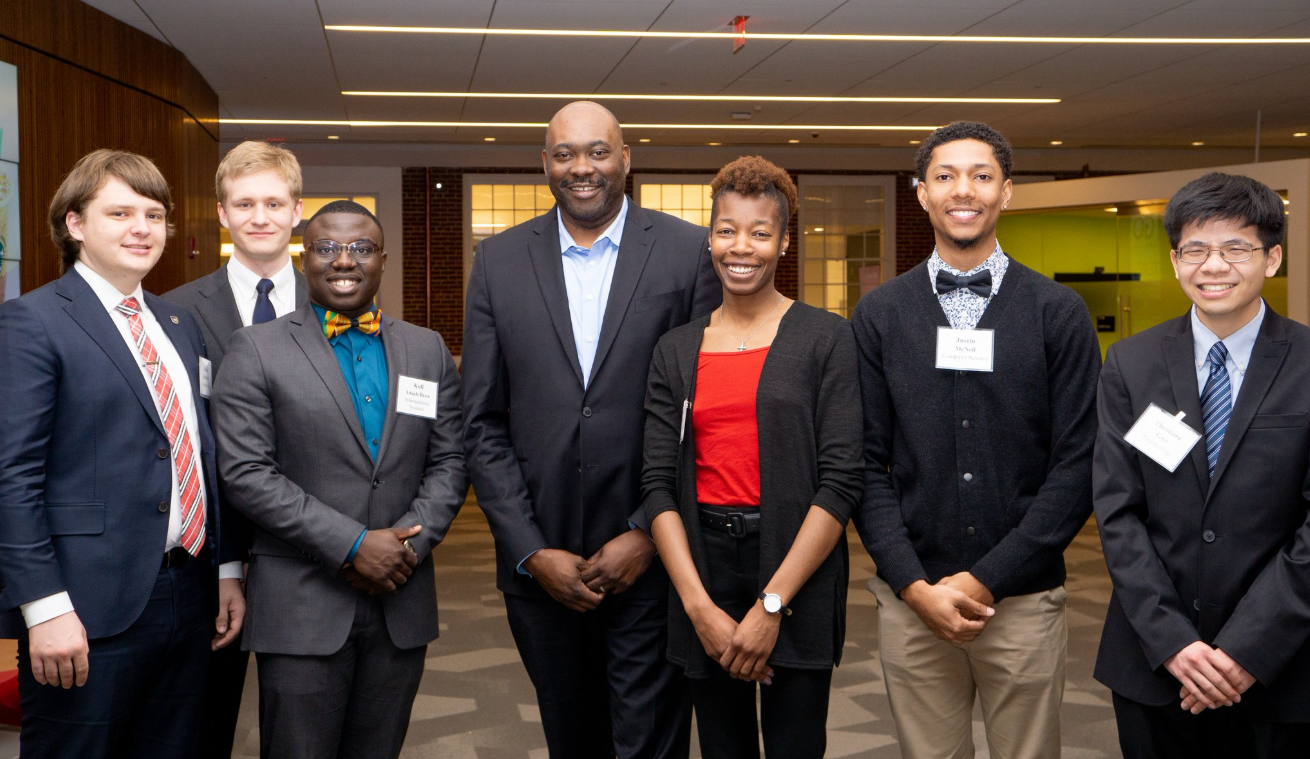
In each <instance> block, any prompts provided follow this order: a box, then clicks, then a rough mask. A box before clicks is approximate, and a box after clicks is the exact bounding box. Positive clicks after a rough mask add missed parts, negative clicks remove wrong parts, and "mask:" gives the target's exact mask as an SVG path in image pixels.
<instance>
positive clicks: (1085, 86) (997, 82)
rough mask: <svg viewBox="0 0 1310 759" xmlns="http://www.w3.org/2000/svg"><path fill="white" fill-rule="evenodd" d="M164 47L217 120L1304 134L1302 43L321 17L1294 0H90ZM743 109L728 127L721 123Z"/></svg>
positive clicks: (884, 137)
mask: <svg viewBox="0 0 1310 759" xmlns="http://www.w3.org/2000/svg"><path fill="white" fill-rule="evenodd" d="M86 2H87V3H88V4H89V5H92V6H94V7H96V8H98V9H100V10H102V11H104V12H106V13H108V14H110V15H112V16H114V17H116V18H118V19H120V20H122V21H124V22H126V23H128V24H131V25H132V26H135V27H137V28H138V29H141V30H143V31H145V32H147V33H149V34H151V35H153V36H155V37H157V38H159V39H161V40H164V41H165V42H167V43H169V44H171V45H173V46H174V47H176V48H177V49H179V50H181V51H182V52H183V53H184V54H185V55H186V56H187V58H188V59H190V61H191V62H192V64H194V65H195V66H196V68H197V69H198V70H199V71H200V73H201V74H202V75H203V76H204V77H205V79H206V80H207V81H208V82H209V84H210V85H211V86H212V87H213V88H214V90H215V91H216V92H217V93H218V96H219V100H220V102H221V112H222V116H224V117H235V118H280V119H334V120H340V119H353V120H405V121H413V120H424V121H546V120H547V119H549V117H550V115H551V113H552V112H553V111H554V110H555V109H556V108H558V107H559V105H561V103H560V102H559V101H551V100H517V101H507V100H486V99H430V98H423V99H420V98H404V99H400V98H371V97H351V96H343V95H341V94H340V93H341V91H342V90H355V89H358V90H443V91H458V92H465V91H503V92H584V93H605V92H614V93H618V92H642V93H696V94H716V93H723V94H775V95H779V94H780V95H862V96H876V95H900V96H947V97H966V96H981V97H1056V98H1061V99H1062V102H1060V103H1058V104H1052V105H913V104H911V105H903V104H822V105H809V104H787V103H763V104H760V105H759V106H758V108H753V105H752V104H750V103H733V102H729V103H669V102H630V101H629V102H614V101H611V102H610V103H607V105H609V106H610V107H611V109H612V110H614V111H615V113H616V114H618V116H619V118H620V119H621V120H622V121H625V122H630V123H669V122H689V123H708V124H718V123H724V124H727V123H734V122H733V120H732V118H731V115H730V114H731V112H733V111H741V110H754V118H753V121H752V123H777V124H786V123H793V124H825V123H830V124H858V123H879V124H901V125H912V124H940V123H946V122H948V121H951V120H953V119H959V118H969V119H981V120H985V121H988V122H990V123H991V124H993V125H994V126H996V127H997V128H998V129H1000V130H1001V131H1003V132H1004V133H1005V134H1006V135H1007V136H1008V137H1009V138H1010V139H1011V141H1012V142H1014V143H1015V145H1016V146H1021V147H1024V146H1026V147H1036V146H1047V145H1048V144H1049V142H1050V141H1051V140H1063V141H1064V145H1065V147H1068V148H1098V147H1112V148H1123V147H1161V148H1164V147H1169V148H1176V147H1185V146H1188V145H1190V143H1191V142H1192V141H1194V140H1195V141H1203V142H1205V143H1206V145H1207V146H1208V147H1210V148H1214V147H1229V148H1234V147H1245V146H1250V145H1252V144H1253V143H1254V141H1255V123H1256V112H1257V110H1258V111H1261V113H1262V124H1263V129H1262V132H1261V141H1262V145H1264V146H1267V147H1269V148H1280V147H1281V148H1290V149H1298V148H1304V149H1305V151H1306V153H1305V154H1306V155H1310V138H1296V137H1293V136H1292V135H1293V133H1294V132H1300V131H1310V45H1285V46H1259V47H1253V46H1235V45H1230V46H1195V45H1174V46H1135V45H1134V46H1119V45H1072V44H1049V45H1034V44H974V43H904V42H895V43H870V42H862V43H854V42H840V43H833V42H805V41H793V42H781V41H762V40H752V41H750V42H748V43H747V45H746V47H745V48H744V49H743V50H742V51H741V52H740V53H739V54H737V55H733V54H732V52H731V46H730V43H729V42H728V41H727V40H695V41H678V40H671V39H651V38H647V39H598V38H568V37H506V36H485V37H484V36H476V35H400V34H362V33H351V32H329V31H325V30H324V29H323V26H324V25H325V24H368V25H388V24H391V25H430V26H467V27H526V28H585V29H642V30H644V29H652V30H667V31H706V30H715V29H719V30H722V29H721V28H722V27H723V25H724V24H725V23H727V22H728V20H729V19H731V18H732V17H733V16H736V15H748V16H750V17H751V18H750V21H749V22H748V25H747V26H748V29H749V30H750V31H754V32H793V33H800V32H826V33H877V34H933V35H943V34H945V35H953V34H974V35H1007V36H1012V35H1025V36H1027V35H1033V36H1081V37H1091V36H1137V37H1147V36H1151V37H1155V36H1168V37H1271V36H1276V37H1310V2H1308V1H1307V0H1190V1H1189V0H736V2H725V1H724V0H224V2H222V3H213V2H206V1H205V0H86ZM735 123H741V122H735ZM329 134H336V135H339V136H340V138H341V142H342V143H345V142H349V141H355V142H360V141H385V142H407V143H423V144H452V143H455V144H458V143H472V142H476V143H478V144H479V145H481V144H482V142H483V138H484V137H488V136H494V137H496V138H497V141H498V145H501V144H506V143H509V144H536V143H538V142H539V141H540V139H541V134H540V133H539V132H538V131H537V130H522V129H519V130H514V129H499V130H488V129H482V128H467V127H466V128H460V129H455V128H368V127H359V128H354V129H350V128H346V127H310V126H295V127H270V126H234V125H224V126H223V127H222V135H223V139H224V141H225V142H226V141H231V140H235V139H241V138H246V137H284V138H286V139H288V140H292V141H295V142H297V143H302V144H303V143H305V142H307V141H309V142H313V141H319V140H322V141H326V137H327V135H329ZM918 136H920V135H918V134H910V133H904V132H889V133H876V132H875V133H865V132H820V133H819V135H818V136H817V137H813V136H811V135H810V134H808V133H803V134H798V133H797V132H796V131H794V130H792V131H787V130H781V129H779V130H761V131H758V132H756V131H745V132H727V133H725V132H723V131H718V130H694V131H681V130H662V131H661V130H647V131H644V132H642V133H641V134H636V133H635V130H629V132H628V133H627V135H626V137H627V138H628V141H629V142H633V141H635V140H636V138H638V137H648V138H651V139H652V140H653V141H654V143H655V144H664V145H678V144H682V145H704V144H705V143H706V142H707V141H721V142H724V143H727V144H729V145H732V144H753V145H766V146H767V145H772V144H785V143H786V142H787V140H788V138H792V139H795V138H801V139H802V144H818V145H825V146H834V145H870V146H871V145H881V146H904V145H907V144H908V141H909V140H910V139H915V138H916V137H918Z"/></svg>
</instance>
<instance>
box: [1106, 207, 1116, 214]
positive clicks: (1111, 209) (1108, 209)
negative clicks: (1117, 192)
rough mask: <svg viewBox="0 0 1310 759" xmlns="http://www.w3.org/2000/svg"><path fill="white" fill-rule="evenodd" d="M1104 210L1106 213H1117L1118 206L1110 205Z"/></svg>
mask: <svg viewBox="0 0 1310 759" xmlns="http://www.w3.org/2000/svg"><path fill="white" fill-rule="evenodd" d="M1105 212H1106V213H1119V209H1118V208H1115V207H1114V206H1110V207H1109V208H1107V209H1105Z"/></svg>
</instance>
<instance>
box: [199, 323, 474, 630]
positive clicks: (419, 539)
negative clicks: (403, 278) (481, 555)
mask: <svg viewBox="0 0 1310 759" xmlns="http://www.w3.org/2000/svg"><path fill="white" fill-rule="evenodd" d="M382 341H383V345H384V347H385V351H386V356H387V373H388V375H389V378H390V380H389V385H390V401H389V406H388V409H387V418H386V423H385V426H384V427H383V432H382V442H381V447H380V448H379V450H378V457H377V461H376V462H375V461H374V460H373V459H372V458H371V457H370V456H369V453H368V449H367V448H366V447H365V441H364V435H363V431H362V429H361V428H360V424H359V419H358V417H357V416H356V414H355V408H354V406H353V405H352V403H351V400H350V391H349V390H348V389H347V387H346V381H345V379H344V378H343V377H342V374H341V366H340V364H338V363H337V359H336V356H335V355H334V354H333V352H332V347H331V346H330V345H329V344H328V341H327V340H326V339H325V338H324V337H323V330H322V328H321V326H320V325H319V322H318V319H317V317H316V315H315V313H314V310H313V309H312V308H311V307H310V306H308V305H306V306H303V307H301V308H300V309H298V310H296V311H295V312H293V313H291V314H288V315H287V316H284V317H282V318H280V319H277V320H275V321H272V322H269V323H267V324H260V325H257V326H253V327H249V328H246V329H243V330H239V331H237V332H236V333H235V334H233V335H232V341H231V344H230V345H229V346H228V347H229V351H228V354H227V358H226V359H225V365H224V367H223V371H221V372H219V373H218V378H217V380H216V382H215V385H214V394H213V399H212V401H211V403H212V405H213V409H214V410H213V417H214V424H215V427H216V432H217V436H218V439H219V446H218V447H219V473H220V475H221V477H222V479H223V483H224V486H225V487H226V492H227V493H229V494H230V495H231V498H232V503H233V504H234V506H235V508H237V509H239V510H240V511H242V512H244V513H245V514H246V516H248V517H249V518H250V520H251V521H252V522H254V524H255V537H254V545H253V547H252V548H251V558H250V573H249V575H248V577H247V583H246V604H247V608H246V624H245V632H244V636H243V646H244V647H245V648H246V649H247V650H251V651H257V652H261V653H278V654H305V655H314V656H324V655H327V654H331V653H335V652H336V651H338V650H340V648H341V647H342V646H343V645H344V644H345V642H346V637H347V635H348V634H349V632H350V627H351V623H352V621H353V619H354V616H355V605H356V603H357V601H358V593H357V591H355V590H353V589H351V587H350V586H349V585H348V584H346V582H345V581H344V580H343V579H341V577H340V574H341V567H342V564H343V563H344V562H345V560H346V556H347V555H348V554H349V553H350V549H351V547H352V546H353V545H354V543H355V540H356V538H358V537H359V533H360V531H361V530H363V529H364V528H366V527H367V528H368V529H381V528H387V527H409V526H413V525H416V524H419V525H422V526H423V531H422V532H420V533H419V534H418V535H417V536H416V537H413V538H410V543H411V544H412V545H413V547H414V550H415V552H417V553H418V555H419V556H421V557H422V561H421V562H420V563H419V565H418V567H416V568H415V570H414V574H413V576H412V577H410V579H409V581H408V582H407V583H405V584H404V585H403V586H401V588H400V590H399V591H398V592H397V593H395V594H394V595H390V596H386V597H385V598H384V599H383V604H382V607H383V614H384V616H385V618H386V625H387V630H388V631H389V633H390V634H391V640H392V641H393V642H394V643H395V644H396V646H397V647H399V648H413V647H416V646H421V645H424V644H426V643H428V642H429V641H431V640H433V639H435V638H436V637H437V595H436V580H435V577H434V576H433V562H432V555H431V554H432V549H433V548H435V547H436V546H437V544H438V543H440V542H441V540H442V538H444V537H445V535H446V530H447V529H448V528H449V527H450V522H451V520H453V519H454V518H455V514H456V513H457V512H458V511H459V507H460V505H461V504H462V503H463V502H464V497H465V494H466V493H467V490H468V478H467V475H466V473H465V470H464V456H463V451H462V448H461V443H460V430H461V422H460V409H459V395H460V381H459V372H458V371H457V370H456V369H455V362H454V360H453V359H452V358H451V355H450V351H449V350H447V348H446V344H445V342H444V341H443V340H442V339H441V336H440V335H438V334H437V333H436V332H433V331H431V330H428V329H424V328H422V327H417V326H414V325H412V324H409V323H407V322H403V321H399V320H397V319H392V318H390V317H386V316H384V317H383V320H382ZM401 375H405V376H407V377H413V378H417V379H424V380H430V381H433V382H437V383H439V387H438V396H437V418H436V420H428V419H424V418H421V417H416V416H408V415H404V414H398V413H397V412H396V401H397V398H398V396H399V393H398V391H397V378H398V377H399V376H401Z"/></svg>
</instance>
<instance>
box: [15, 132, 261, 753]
mask: <svg viewBox="0 0 1310 759" xmlns="http://www.w3.org/2000/svg"><path fill="white" fill-rule="evenodd" d="M171 211H172V201H171V199H170V194H169V190H168V184H167V182H166V181H165V180H164V177H163V175H161V174H160V173H159V170H158V169H157V168H156V167H155V165H154V164H153V163H151V162H150V161H149V160H148V159H146V158H143V157H141V156H138V155H134V154H132V153H125V152H122V151H115V150H98V151H96V152H94V153H91V154H89V155H87V156H85V157H84V158H82V160H80V161H78V163H77V165H76V166H75V167H74V168H73V170H72V172H70V173H69V175H68V177H67V178H66V179H65V180H64V182H63V184H62V185H60V188H59V190H58V191H57V192H56V193H55V197H54V199H53V200H52V201H51V204H50V214H49V218H50V232H51V237H52V238H53V239H54V241H55V243H56V244H57V245H58V246H59V248H60V250H61V252H62V256H63V266H64V270H65V273H64V276H63V277H61V278H60V279H59V280H57V281H55V282H52V283H50V284H49V285H46V286H45V287H42V288H40V289H38V290H35V291H33V292H31V293H28V294H27V295H24V296H23V297H22V298H19V299H18V300H15V301H8V302H6V303H3V304H0V366H3V367H4V371H3V372H0V398H4V399H5V402H4V403H3V404H0V536H3V539H2V542H0V578H2V579H3V584H4V590H3V593H0V635H4V636H5V637H17V638H18V639H19V690H20V693H21V696H22V708H23V722H22V735H21V739H20V740H21V750H22V753H23V754H24V755H25V756H59V757H65V756H76V757H80V758H86V757H110V756H147V755H148V756H152V757H178V759H182V758H183V757H190V756H192V755H193V754H194V753H195V750H196V738H197V735H198V726H199V723H200V716H201V711H202V695H203V692H204V685H205V671H206V665H207V663H208V661H209V650H210V646H211V643H212V644H214V645H218V646H222V645H226V644H227V643H229V642H231V640H232V639H233V638H235V637H236V635H237V633H238V632H239V631H240V628H241V623H242V619H243V616H244V612H245V606H244V601H243V599H242V596H241V586H240V580H239V579H236V578H238V577H239V576H240V562H239V561H228V560H229V559H232V558H239V556H237V555H236V554H235V552H234V551H233V550H232V547H229V546H227V545H225V544H223V543H222V542H221V541H220V515H219V513H218V498H217V493H218V487H217V482H216V479H215V465H214V442H213V435H212V433H211V432H210V428H209V422H208V420H207V417H206V408H205V403H204V397H205V396H207V394H208V392H209V387H208V384H209V377H208V362H207V360H206V359H205V358H204V355H205V347H204V341H203V340H202V339H201V336H200V330H199V329H198V328H197V327H196V324H195V321H194V320H193V319H192V318H191V316H190V315H189V314H187V312H186V311H185V310H184V309H182V308H180V307H175V306H172V305H170V304H168V303H166V302H165V301H163V300H161V299H159V298H156V297H155V296H153V295H148V294H145V293H143V292H142V290H141V280H142V278H144V277H145V275H146V274H147V273H148V272H149V271H150V269H151V268H152V267H153V266H154V265H155V263H156V262H157V261H158V260H159V258H160V256H161V255H162V254H163V252H164V243H165V241H166V240H167V238H168V234H169V232H170V225H169V222H168V215H169V213H170V212H171ZM220 546H222V547H220ZM220 558H221V559H222V560H223V561H225V562H227V563H226V564H225V565H223V566H222V567H219V566H218V565H219V561H220ZM219 577H231V578H232V579H223V580H219V579H218V578H219ZM220 608H221V609H222V611H221V613H220V612H219V611H218V610H219V609H220ZM216 615H217V617H216Z"/></svg>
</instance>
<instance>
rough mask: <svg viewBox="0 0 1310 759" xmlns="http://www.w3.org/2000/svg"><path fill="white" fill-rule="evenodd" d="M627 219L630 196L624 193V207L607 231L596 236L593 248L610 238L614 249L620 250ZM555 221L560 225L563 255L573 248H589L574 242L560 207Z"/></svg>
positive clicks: (560, 250)
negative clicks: (565, 224) (565, 225)
mask: <svg viewBox="0 0 1310 759" xmlns="http://www.w3.org/2000/svg"><path fill="white" fill-rule="evenodd" d="M627 219H628V196H627V195H624V196H623V207H622V208H620V209H619V215H618V216H615V217H614V221H611V222H610V225H609V226H608V227H606V228H605V231H604V232H602V233H601V235H600V237H597V238H596V242H594V243H592V244H591V249H592V250H595V248H596V246H597V245H599V244H600V241H601V240H604V239H606V238H608V239H609V241H610V244H611V245H613V246H614V249H615V250H618V249H619V244H620V243H622V242H623V224H624V222H626V221H627ZM555 223H556V224H558V225H559V252H560V254H561V255H563V254H565V253H568V252H569V251H570V250H571V249H573V248H577V249H578V250H587V248H584V247H582V246H580V245H578V244H577V243H575V242H573V235H571V234H569V230H568V229H566V228H565V227H564V217H563V216H561V215H560V212H559V208H556V209H555Z"/></svg>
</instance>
